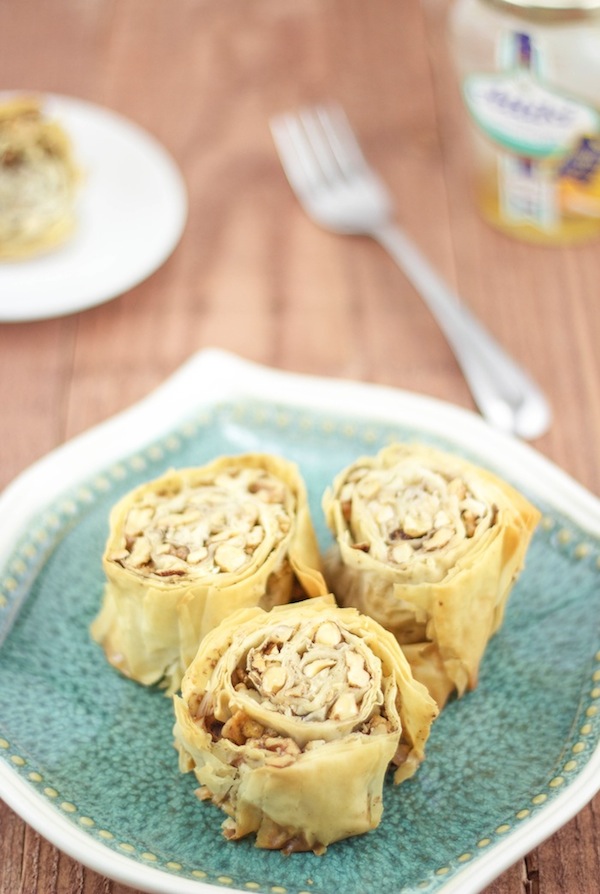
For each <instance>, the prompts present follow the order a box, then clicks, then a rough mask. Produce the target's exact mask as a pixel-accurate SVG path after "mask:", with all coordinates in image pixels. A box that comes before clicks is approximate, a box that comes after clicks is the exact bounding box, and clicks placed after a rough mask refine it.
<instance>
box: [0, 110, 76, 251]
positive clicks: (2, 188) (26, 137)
mask: <svg viewBox="0 0 600 894" xmlns="http://www.w3.org/2000/svg"><path fill="white" fill-rule="evenodd" d="M78 184H79V172H78V170H77V168H76V166H75V163H74V160H73V152H72V148H71V143H70V140H69V138H68V136H67V134H66V133H65V131H64V130H63V128H62V127H61V125H60V123H59V122H57V121H50V120H49V119H48V118H46V117H45V115H44V114H43V112H42V109H41V105H40V103H39V101H38V100H37V99H36V98H35V97H17V98H15V99H12V100H10V101H8V102H5V103H2V104H1V105H0V259H2V258H9V259H13V258H21V257H27V256H30V255H35V254H39V253H40V252H44V251H47V250H49V249H51V248H54V247H55V246H57V245H59V244H60V243H62V242H64V240H65V239H67V237H69V236H70V235H71V233H72V231H73V229H74V226H75V198H76V192H77V187H78Z"/></svg>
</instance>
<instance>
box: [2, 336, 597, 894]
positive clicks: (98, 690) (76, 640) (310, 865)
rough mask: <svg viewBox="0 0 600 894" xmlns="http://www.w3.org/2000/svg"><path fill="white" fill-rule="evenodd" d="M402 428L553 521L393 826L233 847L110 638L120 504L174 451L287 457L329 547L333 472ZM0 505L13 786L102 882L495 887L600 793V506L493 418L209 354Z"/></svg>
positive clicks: (29, 476) (171, 460) (65, 450)
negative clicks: (283, 849)
mask: <svg viewBox="0 0 600 894" xmlns="http://www.w3.org/2000/svg"><path fill="white" fill-rule="evenodd" d="M397 438H408V439H415V438H418V439H419V440H422V439H424V440H425V441H429V442H432V443H437V444H438V445H440V446H446V448H447V449H450V450H455V451H457V452H459V453H462V454H465V455H468V456H469V457H471V458H473V459H476V460H478V461H479V462H480V463H481V464H482V465H487V466H489V467H490V468H493V469H495V470H496V471H498V472H499V473H500V474H503V475H504V476H505V477H506V478H507V479H509V480H510V481H512V482H513V483H514V484H516V485H517V486H519V487H520V488H521V489H522V490H523V491H525V493H527V495H528V496H529V497H530V498H531V499H533V500H534V501H535V502H536V503H537V504H538V505H539V506H540V508H541V509H542V511H543V513H544V516H543V522H542V523H541V524H540V526H539V527H538V530H537V531H536V534H535V537H534V540H533V543H532V546H531V549H530V551H529V553H528V557H527V566H526V568H525V570H524V572H523V574H522V575H521V577H520V578H519V581H518V582H517V585H516V587H515V590H514V592H513V594H512V595H511V599H510V602H509V607H508V611H507V616H506V620H505V622H504V625H503V627H502V629H501V631H500V632H499V633H498V634H497V635H496V636H495V637H494V639H493V640H492V642H491V643H490V644H489V647H488V650H487V652H486V656H485V659H484V662H483V665H482V669H481V674H480V680H479V685H478V687H477V689H476V690H475V691H474V692H472V693H469V694H468V695H467V696H465V697H464V698H463V699H460V700H459V701H457V702H453V703H451V704H450V705H449V706H447V707H446V708H445V709H444V711H443V712H442V714H441V715H440V718H439V719H438V720H436V723H435V724H434V728H433V730H432V734H431V737H430V739H429V741H428V745H427V756H426V759H425V761H424V763H423V765H422V766H421V767H420V768H419V772H418V773H417V774H416V776H415V777H414V779H411V780H408V781H407V782H406V783H404V784H403V785H402V786H400V787H399V788H398V787H394V786H392V785H391V783H390V784H389V785H387V784H386V789H385V792H384V804H385V808H384V816H383V820H382V822H381V825H380V827H379V828H378V829H377V830H376V831H374V832H372V833H369V835H366V836H358V837H357V838H354V839H351V840H348V841H343V842H339V843H337V844H335V845H332V846H331V847H330V848H329V849H328V851H327V853H326V854H325V855H324V856H323V857H319V858H317V857H315V856H314V855H312V854H294V855H293V856H292V857H290V858H288V859H284V858H282V857H281V854H279V853H277V852H269V851H263V850H260V849H258V848H256V847H254V846H253V842H252V840H251V839H244V840H243V841H240V842H235V843H234V842H229V841H226V840H225V839H224V838H223V837H222V835H221V832H220V824H221V821H222V819H223V816H222V814H221V812H220V811H219V810H218V809H217V808H215V807H214V806H213V805H210V804H199V803H198V802H197V800H196V798H195V797H194V794H193V789H194V783H193V781H190V778H189V777H187V776H183V775H182V774H180V773H179V772H178V770H177V760H176V756H175V752H174V751H173V748H172V741H171V728H172V722H173V720H172V711H171V706H170V704H169V702H168V700H167V699H165V698H164V696H163V695H162V693H160V692H159V691H156V690H149V689H146V688H144V687H139V686H137V685H136V684H135V683H132V681H129V680H125V679H124V678H122V677H121V676H120V675H119V674H117V673H116V672H115V671H114V670H113V669H112V668H111V667H110V666H109V665H108V664H107V663H106V661H105V660H104V656H103V655H102V652H101V650H100V649H99V648H97V647H96V646H95V644H94V643H92V642H91V640H90V637H89V635H88V624H89V622H90V620H91V619H92V617H93V616H94V614H95V613H96V612H97V608H98V605H99V602H100V599H101V592H102V586H103V574H102V568H101V562H100V556H101V553H102V549H103V545H104V541H105V538H106V531H107V518H108V512H109V510H110V507H111V506H112V505H113V503H114V502H115V501H116V500H117V499H118V498H119V497H120V496H121V495H122V494H123V493H124V492H125V491H127V490H129V489H130V488H131V487H132V486H135V485H136V484H137V483H139V482H140V481H142V480H148V479H149V478H152V477H155V476H156V475H157V474H160V473H162V472H163V471H164V470H165V469H166V468H168V467H170V466H183V465H192V464H202V463H203V462H206V461H207V460H209V459H211V458H213V457H214V456H215V455H218V454H219V453H239V452H245V451H257V450H264V451H267V452H273V453H281V454H282V455H285V456H288V457H289V458H290V459H292V460H294V461H296V462H298V463H299V465H300V468H301V471H302V473H303V475H304V477H305V480H306V482H307V486H308V492H309V499H310V503H311V512H312V514H313V520H314V521H315V526H316V528H317V533H318V536H319V541H320V543H321V544H322V545H323V546H326V545H327V537H328V532H327V529H326V526H325V524H324V518H323V517H322V513H321V511H320V496H321V494H322V493H323V489H324V487H325V486H326V485H327V483H328V482H330V481H331V479H332V476H333V475H334V474H335V473H336V472H337V471H339V469H341V468H343V467H344V466H345V465H346V464H347V463H348V462H349V461H351V460H353V459H355V458H356V457H357V456H358V455H361V454H365V453H373V452H374V451H375V450H377V449H378V448H379V447H380V446H381V445H383V444H384V443H387V442H388V441H389V440H390V439H397ZM0 518H2V519H3V520H4V521H3V525H2V526H1V527H0V796H1V797H3V798H4V799H5V800H6V801H7V803H8V804H9V805H11V806H12V807H13V809H14V810H16V811H17V812H18V813H19V814H20V815H21V816H22V817H23V818H24V819H25V820H26V821H27V822H28V823H30V824H31V825H32V826H33V827H34V828H36V829H37V830H38V831H39V832H40V833H41V834H42V835H44V836H45V837H46V838H48V839H49V840H50V841H52V842H53V843H54V844H56V845H57V846H58V847H60V848H62V849H63V850H64V851H66V852H67V853H69V854H70V855H71V856H73V857H74V858H75V859H77V860H79V861H81V862H82V863H84V864H86V865H88V866H91V867H92V868H93V869H95V870H97V871H98V872H100V873H102V874H103V875H106V876H109V877H111V878H114V879H117V880H118V881H120V882H122V883H123V884H127V885H130V886H133V887H138V888H141V889H143V890H145V891H149V892H162V894H216V892H218V891H221V892H222V891H223V890H226V891H229V892H243V891H246V892H247V891H248V890H255V891H258V892H262V894H273V892H276V891H281V892H287V894H301V892H307V891H310V892H312V894H334V892H335V891H338V890H343V891H344V892H345V894H400V892H401V891H402V892H403V894H424V892H425V894H475V892H478V891H481V889H482V888H484V887H485V886H486V885H487V884H489V883H490V882H491V880H492V879H493V878H494V877H495V876H497V875H499V874H500V873H501V872H502V871H503V870H505V869H506V868H507V867H508V866H510V865H511V864H512V863H514V862H515V861H516V860H517V859H519V857H521V856H523V855H524V854H526V853H527V852H528V851H529V850H530V849H531V848H533V847H535V846H536V845H537V844H538V843H539V842H540V841H542V840H543V839H544V838H546V837H547V836H549V835H551V834H552V833H553V832H554V831H555V830H556V829H558V828H559V826H561V825H562V824H563V823H565V822H567V820H568V819H570V818H571V817H572V816H573V815H574V814H575V813H577V811H579V810H581V808H582V807H583V806H584V805H585V804H586V803H587V802H588V801H589V800H590V798H592V797H593V795H594V793H595V792H596V791H597V790H598V787H599V785H600V744H599V743H600V640H599V638H598V617H599V615H600V606H599V601H598V593H599V592H600V587H599V577H600V505H599V502H598V500H597V499H596V498H595V497H594V496H592V495H591V494H589V493H588V492H587V491H585V490H584V489H583V488H581V487H580V486H579V485H578V484H576V483H575V482H574V481H572V480H571V479H570V478H569V477H568V476H566V475H565V474H564V473H563V472H561V471H560V470H559V469H558V468H556V467H555V466H554V465H552V464H551V463H550V462H548V461H547V460H545V459H544V458H543V457H542V456H540V455H539V454H538V453H536V452H535V451H534V450H532V449H531V448H530V447H528V446H527V445H525V444H522V443H520V442H518V441H516V440H514V439H513V438H511V437H509V436H507V435H504V434H501V433H499V432H497V431H495V430H493V429H491V428H490V427H489V426H488V425H487V424H486V423H485V422H484V421H483V420H482V419H481V418H480V417H479V416H476V415H475V414H472V413H469V412H467V411H465V410H461V409H458V408H456V407H452V406H450V405H448V404H444V403H442V402H440V401H436V400H432V399H429V398H425V397H420V396H417V395H414V394H407V393H405V392H401V391H397V390H394V389H390V388H383V387H379V386H372V385H364V384H358V383H354V382H344V381H338V380H330V379H320V378H312V377H307V376H300V375H293V374H289V373H283V372H276V371H274V370H269V369H266V368H263V367H259V366H256V365H254V364H251V363H248V362H246V361H243V360H240V359H238V358H236V357H233V356H231V355H228V354H224V353H223V352H220V351H205V352H201V353H200V354H198V355H197V356H195V357H193V358H191V360H190V361H189V362H188V363H187V364H186V365H185V366H183V367H182V369H181V370H179V371H178V372H177V373H176V374H174V375H173V376H172V377H171V378H170V379H169V380H168V381H167V382H166V383H165V384H164V385H162V386H161V387H160V388H159V389H157V390H156V391H155V392H154V393H152V394H151V395H150V396H149V397H148V398H146V399H145V400H143V401H141V402H140V403H138V404H137V405H135V406H134V407H132V408H131V409H129V410H127V411H126V412H124V413H122V414H120V415H119V416H117V417H115V418H114V419H111V420H109V421H108V422H106V423H104V424H102V425H100V426H98V427H96V428H94V429H92V430H90V431H89V432H87V433H85V434H83V435H81V436H79V437H78V438H76V439H74V440H72V441H70V442H69V443H67V444H65V445H64V446H62V447H60V448H59V449H58V450H56V451H54V452H53V453H51V454H49V455H48V456H47V457H45V458H44V459H42V460H41V461H39V462H38V463H36V464H35V465H34V466H32V467H31V468H30V469H29V470H27V471H26V472H24V473H23V474H22V475H21V476H19V478H18V479H16V481H15V482H14V483H13V484H12V485H10V486H9V487H8V488H7V489H6V491H5V492H4V494H2V496H0ZM532 731H533V732H532ZM307 879H310V882H307Z"/></svg>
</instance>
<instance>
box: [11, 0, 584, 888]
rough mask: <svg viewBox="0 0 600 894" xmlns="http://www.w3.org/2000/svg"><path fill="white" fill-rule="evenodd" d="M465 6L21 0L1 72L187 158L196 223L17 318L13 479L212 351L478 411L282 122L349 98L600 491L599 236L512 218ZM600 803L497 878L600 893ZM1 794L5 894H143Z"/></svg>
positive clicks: (392, 274)
mask: <svg viewBox="0 0 600 894" xmlns="http://www.w3.org/2000/svg"><path fill="white" fill-rule="evenodd" d="M446 11H447V3H446V2H444V0H424V2H421V3H420V2H418V0H404V2H402V3H398V2H397V0H377V2H376V3H375V2H372V3H366V2H364V0H303V2H298V0H253V2H252V3H248V2H247V0H174V2H170V3H167V2H164V0H119V2H116V0H113V2H110V0H86V2H85V3H83V2H79V0H54V2H53V3H51V4H49V3H44V2H42V0H39V2H36V0H5V2H4V3H3V4H1V5H0V87H2V88H19V89H20V88H23V89H25V88H26V89H37V90H42V91H49V92H56V93H63V94H67V95H73V96H79V97H81V98H84V99H88V100H91V101H93V102H96V103H99V104H102V105H106V106H108V107H110V108H112V109H114V110H116V111H117V112H120V113H122V114H123V115H125V116H127V117H129V118H130V119H132V120H134V121H136V122H138V123H139V124H140V125H141V126H142V127H143V128H146V129H147V130H148V131H150V132H151V133H152V134H154V135H155V136H156V137H157V138H158V139H159V140H160V141H161V142H162V143H163V144H164V145H165V146H166V147H167V149H168V150H169V151H170V152H171V153H172V155H173V156H174V158H175V159H176V161H177V163H178V164H179V166H180V168H181V170H182V172H183V175H184V177H185V180H186V182H187V186H188V190H189V199H190V211H189V220H188V223H187V227H186V229H185V233H184V235H183V238H182V240H181V242H180V244H179V245H178V247H177V249H176V250H175V252H174V254H173V255H172V256H171V257H170V258H169V260H168V261H167V262H166V263H165V264H164V266H162V268H161V269H160V270H158V272H156V273H155V274H154V275H153V276H151V277H150V278H149V279H147V280H146V281H145V282H143V283H142V284H140V285H138V286H137V287H135V288H133V289H131V291H129V292H127V293H126V294H124V295H122V296H121V297H119V298H118V299H116V300H114V301H111V302H109V303H106V304H104V305H102V306H99V307H96V308H94V309H89V310H86V311H84V312H82V313H79V314H74V315H71V316H65V317H62V318H56V319H48V320H41V321H36V322H28V323H8V324H3V325H0V405H1V407H2V438H1V444H2V447H1V464H0V485H1V486H4V485H6V484H8V482H10V481H11V479H12V478H13V477H14V476H16V475H17V474H18V473H19V472H20V471H22V470H23V469H25V468H26V467H27V466H28V465H29V464H30V463H31V462H33V461H34V460H36V459H38V458H39V457H41V456H43V455H44V454H45V453H46V452H47V451H48V450H50V449H51V448H53V447H55V446H57V445H59V444H61V443H62V442H64V441H65V440H66V439H69V438H71V437H72V436H74V435H76V434H78V433H79V432H82V431H84V430H85V429H87V428H88V427H90V426H92V425H94V424H96V423H98V422H100V421H102V420H104V419H107V418H108V417H109V416H111V415H112V414H114V413H116V412H117V411H119V410H121V409H124V408H126V407H128V406H130V405H131V404H132V403H133V402H135V401H136V400H138V399H139V398H141V397H143V396H144V395H146V394H147V393H148V392H149V391H150V390H151V389H153V388H154V387H155V386H156V385H158V384H159V383H160V382H161V381H162V380H163V379H164V378H165V377H166V376H167V375H168V374H169V373H171V372H172V371H174V370H175V369H176V368H177V367H178V366H179V365H180V364H181V363H182V362H183V361H184V360H186V358H188V357H189V356H190V355H191V354H192V353H194V352H195V351H196V350H197V349H199V348H202V347H206V346H219V347H222V348H226V349H229V350H231V351H234V352H237V353H238V354H240V355H241V356H243V357H245V358H248V359H251V360H256V361H260V362H263V363H266V364H269V365H272V366H274V367H278V368H281V369H286V370H293V371H297V372H303V373H316V374H320V375H334V376H339V377H343V378H352V379H359V380H363V381H368V382H377V383H385V384H387V385H393V386H400V387H402V388H405V389H409V390H413V391H416V392H420V393H424V394H429V395H434V396H435V397H438V398H442V399H444V400H447V401H451V402H453V403H456V404H459V405H462V406H464V407H472V402H471V398H470V394H469V392H468V390H467V387H466V385H465V382H464V380H463V378H462V375H461V373H460V371H459V369H458V367H457V365H456V362H455V360H454V358H453V356H452V354H451V352H450V350H449V348H448V346H447V344H446V342H445V341H444V338H443V337H442V335H441V334H440V332H439V330H438V329H437V328H436V326H435V324H434V323H433V321H432V319H431V318H430V316H429V313H428V311H427V310H426V309H425V307H424V305H423V304H422V302H421V300H420V299H419V298H418V297H417V295H416V294H415V293H414V292H413V290H412V289H411V287H410V286H409V285H408V284H407V282H406V280H405V279H404V278H403V276H402V274H401V273H399V271H398V270H397V269H396V268H395V267H394V265H393V263H392V262H391V261H390V260H389V259H388V258H387V257H386V256H385V255H384V254H383V252H382V251H381V250H380V249H379V248H378V247H376V246H375V245H374V244H373V243H370V242H369V241H367V240H363V239H350V238H341V237H336V236H333V235H329V234H326V233H324V232H322V231H320V230H319V229H318V228H317V227H315V226H314V225H313V224H312V223H310V222H309V220H308V219H307V218H306V217H305V216H304V214H303V213H302V212H301V210H300V209H299V206H298V204H297V203H296V201H295V199H294V198H293V196H292V194H291V191H290V190H289V188H288V187H287V184H286V183H285V181H284V179H283V176H282V172H281V169H280V167H279V165H278V162H277V160H276V158H275V155H274V151H273V146H272V143H271V138H270V135H269V131H268V127H267V121H268V118H269V116H270V115H272V114H273V113H275V112H278V111H281V110H283V109H286V108H290V107H294V106H297V105H298V104H301V103H308V102H312V101H315V100H319V99H323V98H335V99H338V100H339V101H341V103H343V105H344V106H345V107H346V109H347V111H348V114H349V116H350V118H351V120H352V122H353V123H354V125H355V127H356V128H357V130H358V131H359V132H360V135H361V138H362V140H363V142H364V145H365V148H366V152H367V154H368V156H369V157H370V159H371V160H372V161H373V163H374V164H375V165H376V166H377V167H378V168H379V169H380V171H381V172H382V174H383V175H384V177H385V179H386V180H387V182H388V183H389V185H390V187H391V189H392V190H393V193H394V195H395V196H397V197H398V208H399V218H400V220H401V222H402V223H403V225H404V226H405V227H406V229H407V230H408V232H409V233H410V234H411V235H412V236H413V237H414V238H415V239H416V240H417V241H418V242H419V243H420V245H421V246H422V247H423V249H424V250H425V252H426V253H427V255H428V256H429V257H430V259H431V260H432V261H433V262H434V263H435V264H436V265H437V267H438V268H439V270H440V271H441V272H442V273H443V274H444V275H445V276H446V277H447V278H448V280H449V281H450V282H452V283H453V284H455V285H456V286H457V288H458V289H459V290H460V292H461V293H462V294H463V295H464V297H465V299H466V300H467V301H468V303H469V304H470V305H471V307H472V308H473V310H474V311H475V312H476V313H477V314H478V315H479V316H480V317H481V319H482V320H484V321H485V323H486V324H487V325H488V327H489V328H490V329H491V330H492V331H493V332H494V333H495V335H496V336H497V338H498V339H499V340H500V341H501V342H503V343H504V344H505V345H506V346H507V347H509V348H510V350H511V351H512V353H513V354H514V355H515V356H516V357H517V358H519V359H520V360H521V361H522V362H523V363H524V364H526V365H527V366H528V368H529V369H530V371H531V372H532V373H533V375H534V376H535V377H536V378H537V380H538V381H539V382H540V384H541V385H542V386H543V388H544V389H545V391H546V392H547V394H548V395H549V396H550V399H551V401H552V405H553V410H554V422H553V425H552V428H551V430H550V431H549V432H548V434H546V435H545V436H544V437H542V438H540V439H539V440H538V441H537V442H536V443H535V447H536V448H537V449H538V450H539V451H541V452H542V453H543V454H544V455H545V456H547V457H549V458H550V459H552V460H553V461H554V462H555V463H556V464H558V465H559V466H561V467H562V468H563V469H564V470H566V471H567V472H568V473H569V474H570V475H572V476H573V477H574V478H576V479H578V480H579V481H580V482H581V483H582V484H583V485H585V486H586V487H587V488H588V489H590V490H591V491H593V492H595V493H600V462H598V455H599V454H598V448H597V445H598V443H599V442H600V351H599V350H598V345H599V344H600V316H599V315H598V314H597V313H596V312H595V308H596V306H597V303H598V294H599V293H600V262H599V260H598V257H599V256H598V244H590V245H586V246H583V247H577V248H572V249H566V248H560V249H543V248H532V247H529V246H527V245H525V244H523V243H519V242H516V241H513V240H510V239H508V238H506V237H504V236H502V235H499V234H497V233H496V232H494V231H492V230H491V229H489V228H488V227H487V226H486V225H485V224H484V223H483V222H482V221H481V220H480V218H479V216H478V214H477V212H476V210H475V208H474V206H473V203H472V200H471V194H470V181H469V176H470V171H471V168H470V159H469V153H468V144H467V142H466V139H465V134H464V129H463V123H464V122H463V119H462V116H461V109H460V106H459V101H458V94H457V90H456V86H455V83H454V81H453V79H452V73H451V68H450V63H449V60H448V56H447V48H446V42H445V15H446ZM599 811H600V799H599V798H598V797H597V798H596V799H595V800H594V801H593V802H592V803H591V804H590V805H589V806H588V807H586V808H585V809H584V810H582V812H581V813H580V814H579V815H578V816H576V817H575V818H574V819H573V820H572V821H571V822H569V823H568V824H567V825H566V826H565V827H564V828H563V829H561V830H560V831H559V832H557V833H556V834H555V835H554V836H553V837H552V838H551V839H550V840H549V841H546V842H545V843H544V844H542V845H541V846H540V847H538V848H537V849H536V850H535V851H534V852H533V853H531V854H529V855H528V856H527V857H526V858H525V859H524V860H521V861H519V863H518V864H517V865H515V866H514V867H513V868H511V869H510V870H508V871H507V872H506V873H504V874H503V875H502V876H501V877H500V878H499V879H497V880H496V881H495V882H494V883H493V884H492V885H490V887H489V888H488V889H487V890H488V894H492V892H493V894H517V892H519V894H521V892H523V891H526V892H529V894H534V892H540V894H555V892H556V894H558V892H565V891H570V892H575V891H577V892H581V894H585V892H592V891H596V890H598V878H600V820H599V818H598V815H599ZM126 890H128V889H125V888H124V887H123V886H122V885H120V884H117V883H114V882H110V881H108V880H106V879H103V878H101V877H100V876H98V875H97V874H95V873H94V872H92V871H91V870H89V869H87V868H85V867H83V866H81V865H78V864H77V863H76V862H75V861H73V860H72V859H70V858H68V857H67V856H65V855H64V854H62V853H60V852H59V851H57V850H56V849H55V848H54V847H53V846H51V845H50V844H49V843H48V842H46V841H45V840H43V839H41V838H40V837H39V835H38V834H36V832H34V831H33V830H32V829H31V828H29V827H28V826H27V825H25V824H24V823H23V822H22V821H21V819H19V817H17V816H16V815H15V814H14V813H12V811H11V810H10V809H8V807H6V806H2V807H0V892H1V894H34V892H39V894H42V892H43V894H74V892H82V894H83V892H85V894H100V892H109V891H110V892H112V894H125V891H126Z"/></svg>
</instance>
